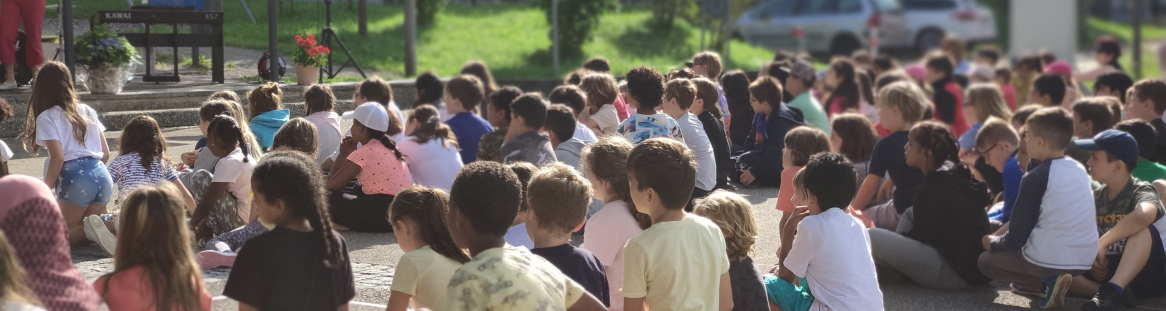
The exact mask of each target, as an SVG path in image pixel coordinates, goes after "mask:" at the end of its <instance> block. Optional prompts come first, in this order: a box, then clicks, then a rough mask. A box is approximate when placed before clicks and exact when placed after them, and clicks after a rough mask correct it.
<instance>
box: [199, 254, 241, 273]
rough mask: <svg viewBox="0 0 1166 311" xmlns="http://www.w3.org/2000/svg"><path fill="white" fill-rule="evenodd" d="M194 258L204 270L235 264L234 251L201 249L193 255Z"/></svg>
mask: <svg viewBox="0 0 1166 311" xmlns="http://www.w3.org/2000/svg"><path fill="white" fill-rule="evenodd" d="M194 259H195V261H197V262H198V265H199V266H200V267H202V268H203V269H204V270H210V269H214V268H218V267H231V266H234V265H235V253H234V252H220V251H201V252H199V253H198V255H195V256H194Z"/></svg>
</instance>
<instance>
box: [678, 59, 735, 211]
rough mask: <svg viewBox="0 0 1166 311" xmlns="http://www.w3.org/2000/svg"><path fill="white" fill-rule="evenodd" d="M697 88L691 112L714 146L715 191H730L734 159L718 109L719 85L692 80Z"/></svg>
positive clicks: (706, 80) (702, 79) (690, 108)
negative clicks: (731, 155)
mask: <svg viewBox="0 0 1166 311" xmlns="http://www.w3.org/2000/svg"><path fill="white" fill-rule="evenodd" d="M690 81H692V85H694V86H696V98H695V99H693V100H692V106H691V107H689V108H688V111H689V112H692V114H693V115H696V118H697V119H699V120H700V123H701V125H702V127H703V129H704V132H705V133H706V134H708V139H709V143H711V144H712V146H713V156H714V158H716V163H717V164H716V171H717V176H716V178H717V179H716V186H715V187H714V188H715V189H729V188H730V187H731V186H729V173H730V172H732V171H733V158H732V157H730V152H731V151H730V149H729V137H728V136H726V134H725V123H724V122H722V121H721V120H724V119H725V118H723V117H722V115H721V109H720V108H719V107H717V98H718V97H719V96H718V94H720V93H718V90H719V88H718V87H717V84H716V83H714V82H713V81H712V80H709V79H705V78H696V79H692V80H690Z"/></svg>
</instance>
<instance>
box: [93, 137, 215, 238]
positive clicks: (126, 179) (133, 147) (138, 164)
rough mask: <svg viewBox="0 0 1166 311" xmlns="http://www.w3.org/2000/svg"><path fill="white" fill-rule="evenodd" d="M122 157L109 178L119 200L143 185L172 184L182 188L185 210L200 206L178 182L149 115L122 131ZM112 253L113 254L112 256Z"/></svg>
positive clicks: (113, 164) (112, 164) (111, 165)
mask: <svg viewBox="0 0 1166 311" xmlns="http://www.w3.org/2000/svg"><path fill="white" fill-rule="evenodd" d="M118 151H120V152H121V155H119V156H117V158H114V159H113V161H110V162H109V175H110V176H111V177H113V182H114V183H115V184H117V191H118V196H117V201H118V202H121V200H122V199H124V198H125V196H126V195H127V194H129V193H130V192H133V191H134V189H137V188H138V187H142V186H148V185H154V184H158V183H161V182H170V183H173V184H174V185H176V186H178V189H182V191H179V192H178V193H177V194H178V195H179V196H180V198H181V199H182V200H183V203H185V209H187V210H194V208H195V207H196V206H198V203H195V201H194V197H192V196H190V192H189V191H186V186H183V185H182V181H181V180H178V171H176V170H175V169H174V165H173V164H172V163H173V162H170V158H169V157H167V156H166V137H165V136H164V135H162V128H161V127H159V126H158V121H154V118H152V117H150V116H137V117H134V118H133V119H130V122H129V123H127V124H126V126H125V127H123V128H122V134H121V145H120V146H119V147H118ZM111 254H112V253H111Z"/></svg>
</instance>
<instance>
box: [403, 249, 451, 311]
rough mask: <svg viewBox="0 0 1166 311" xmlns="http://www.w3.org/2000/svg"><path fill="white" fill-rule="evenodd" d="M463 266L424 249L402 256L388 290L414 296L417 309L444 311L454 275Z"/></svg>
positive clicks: (431, 250)
mask: <svg viewBox="0 0 1166 311" xmlns="http://www.w3.org/2000/svg"><path fill="white" fill-rule="evenodd" d="M461 266H462V265H461V264H460V263H458V262H457V261H454V260H453V259H449V257H445V256H442V255H441V254H438V253H437V252H436V251H434V250H433V248H430V247H429V245H425V246H422V247H421V248H418V249H416V250H414V251H412V252H408V253H405V255H404V256H401V260H400V261H398V262H397V268H396V269H395V270H394V271H393V286H392V287H390V288H389V289H390V290H395V291H398V292H401V293H404V294H409V295H411V296H413V299H412V300H413V307H414V308H430V309H433V310H445V309H446V307H445V306H446V301H445V289H446V288H447V287H449V279H450V278H451V277H453V272H454V271H455V270H457V268H458V267H461Z"/></svg>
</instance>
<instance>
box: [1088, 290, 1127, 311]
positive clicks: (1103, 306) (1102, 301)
mask: <svg viewBox="0 0 1166 311" xmlns="http://www.w3.org/2000/svg"><path fill="white" fill-rule="evenodd" d="M1122 295H1123V294H1118V293H1117V289H1116V288H1114V285H1113V284H1109V283H1104V284H1101V285H1100V286H1097V295H1093V299H1090V300H1089V301H1086V302H1085V304H1084V305H1081V310H1083V311H1102V310H1109V311H1112V310H1121V309H1122V307H1125V303H1124V302H1123V299H1122Z"/></svg>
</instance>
